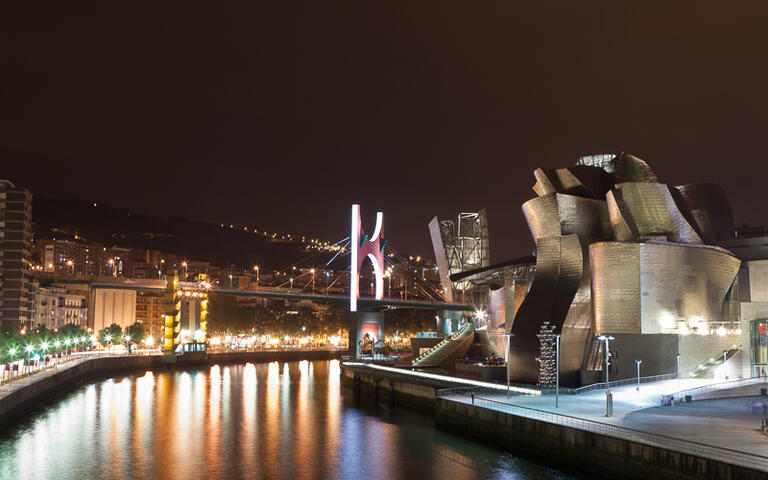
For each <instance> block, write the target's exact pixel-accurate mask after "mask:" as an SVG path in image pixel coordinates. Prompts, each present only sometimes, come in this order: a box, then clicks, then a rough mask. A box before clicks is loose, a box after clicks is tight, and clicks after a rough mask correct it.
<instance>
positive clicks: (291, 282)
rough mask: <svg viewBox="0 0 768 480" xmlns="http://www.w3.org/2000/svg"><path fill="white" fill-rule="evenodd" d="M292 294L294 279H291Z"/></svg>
mask: <svg viewBox="0 0 768 480" xmlns="http://www.w3.org/2000/svg"><path fill="white" fill-rule="evenodd" d="M290 291H291V292H292V291H293V277H291V290H290Z"/></svg>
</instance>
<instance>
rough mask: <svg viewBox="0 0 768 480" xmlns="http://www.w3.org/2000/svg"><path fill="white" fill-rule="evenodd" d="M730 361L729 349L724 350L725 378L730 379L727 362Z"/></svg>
mask: <svg viewBox="0 0 768 480" xmlns="http://www.w3.org/2000/svg"><path fill="white" fill-rule="evenodd" d="M727 361H728V350H723V373H725V379H726V380H728V366H727V365H726V364H725V362H727Z"/></svg>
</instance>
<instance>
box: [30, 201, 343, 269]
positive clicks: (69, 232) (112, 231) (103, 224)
mask: <svg viewBox="0 0 768 480" xmlns="http://www.w3.org/2000/svg"><path fill="white" fill-rule="evenodd" d="M32 217H33V230H34V233H35V238H52V237H55V238H68V239H75V237H76V236H77V237H79V238H81V239H83V240H84V241H90V242H97V243H103V244H107V245H117V246H121V247H137V248H152V249H157V250H160V251H162V252H164V253H170V254H175V255H180V256H183V257H185V258H189V259H194V260H201V261H208V262H211V263H213V264H214V265H218V266H222V267H223V266H227V265H230V264H235V265H260V266H261V267H262V268H265V269H267V268H272V269H279V268H284V267H286V266H288V265H291V264H293V263H295V262H298V261H300V260H302V259H304V258H306V257H308V256H310V255H312V252H308V251H306V250H305V248H304V246H303V245H302V244H301V243H300V242H297V241H285V240H280V239H272V238H267V237H265V236H264V235H262V234H255V233H253V232H246V231H243V230H238V229H231V228H229V226H226V227H225V228H222V227H221V226H220V225H215V224H210V223H204V222H198V221H194V220H189V219H185V218H159V217H153V216H150V215H146V214H143V213H137V212H134V211H132V210H126V209H117V208H112V207H109V206H107V205H103V204H101V203H98V202H93V201H91V200H86V199H83V198H69V199H66V200H54V199H49V198H44V197H37V196H36V197H35V198H34V206H33V210H32ZM320 257H322V258H325V261H327V259H329V258H330V256H329V255H328V254H323V255H321V256H317V257H315V258H314V261H313V262H312V263H313V264H314V265H317V264H318V263H320V261H321V259H322V258H320Z"/></svg>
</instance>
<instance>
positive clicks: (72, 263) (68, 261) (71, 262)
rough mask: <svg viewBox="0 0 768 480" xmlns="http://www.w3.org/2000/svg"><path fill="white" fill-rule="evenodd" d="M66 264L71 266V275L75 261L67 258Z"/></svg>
mask: <svg viewBox="0 0 768 480" xmlns="http://www.w3.org/2000/svg"><path fill="white" fill-rule="evenodd" d="M67 266H68V267H70V268H71V272H72V275H74V274H75V262H73V261H72V260H67Z"/></svg>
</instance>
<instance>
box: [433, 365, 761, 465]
mask: <svg viewBox="0 0 768 480" xmlns="http://www.w3.org/2000/svg"><path fill="white" fill-rule="evenodd" d="M737 383H738V384H747V385H748V386H749V387H750V388H751V390H752V394H754V392H755V391H757V392H759V389H760V388H761V387H762V388H766V387H768V384H766V383H764V382H762V381H761V380H760V379H753V380H749V379H747V380H743V381H739V382H726V383H723V382H721V383H718V382H717V381H715V380H711V379H709V380H701V379H682V380H680V381H678V380H665V381H660V382H653V383H647V384H641V386H640V390H639V391H638V390H637V389H636V385H624V386H620V387H614V388H611V392H612V394H613V415H611V416H606V415H605V414H606V401H605V390H604V389H603V390H592V391H589V392H585V393H581V394H576V395H560V398H559V402H558V403H559V406H558V407H555V396H554V394H546V395H541V396H532V395H512V396H510V397H509V398H507V396H506V394H505V393H499V392H497V391H486V390H478V391H474V392H473V391H467V390H460V389H457V390H454V391H452V390H445V391H442V392H438V396H440V397H441V398H443V399H445V400H447V401H452V402H458V403H463V404H471V405H474V406H479V407H481V408H486V409H490V410H495V411H499V412H504V413H508V414H512V415H515V416H520V417H524V418H529V419H534V420H540V421H545V422H547V423H552V424H556V425H562V426H565V427H571V428H577V429H579V430H584V431H588V432H593V433H598V434H602V435H608V436H611V437H615V438H619V439H624V440H630V441H637V442H642V443H645V444H648V445H654V446H659V447H663V448H668V449H670V450H673V451H677V452H681V453H687V454H692V455H697V456H702V457H705V458H710V459H714V460H718V461H722V462H725V463H731V464H734V465H740V466H745V467H748V468H754V469H756V470H760V471H763V472H768V456H766V455H767V453H768V436H766V435H765V434H763V433H762V432H761V430H760V424H761V420H762V419H763V418H765V417H766V416H768V415H766V414H762V410H760V412H759V413H754V412H753V411H754V410H755V409H754V408H752V405H753V404H754V403H755V402H758V403H761V400H762V402H765V403H766V404H768V398H766V397H753V396H739V397H736V398H722V399H712V400H697V401H693V402H690V403H686V402H681V403H676V404H675V405H674V406H660V400H661V396H662V395H668V394H673V393H676V392H680V391H683V390H686V391H695V389H699V390H704V388H703V387H708V388H706V390H707V391H708V394H710V395H717V394H722V395H728V394H729V393H728V391H729V390H731V389H733V387H732V385H734V384H737ZM737 388H738V387H737ZM742 388H743V387H742ZM683 394H685V392H683ZM736 394H737V395H743V393H741V392H739V393H736ZM714 432H717V434H716V435H714V434H713V433H714Z"/></svg>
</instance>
